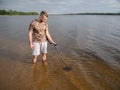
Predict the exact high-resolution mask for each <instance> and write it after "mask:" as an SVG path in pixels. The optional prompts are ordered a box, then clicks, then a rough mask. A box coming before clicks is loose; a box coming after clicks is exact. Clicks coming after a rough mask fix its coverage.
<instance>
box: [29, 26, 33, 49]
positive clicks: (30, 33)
mask: <svg viewBox="0 0 120 90" xmlns="http://www.w3.org/2000/svg"><path fill="white" fill-rule="evenodd" d="M32 34H33V26H32V25H31V24H30V26H29V30H28V39H29V45H30V48H31V49H33V42H32Z"/></svg>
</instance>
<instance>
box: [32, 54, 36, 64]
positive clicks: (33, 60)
mask: <svg viewBox="0 0 120 90" xmlns="http://www.w3.org/2000/svg"><path fill="white" fill-rule="evenodd" d="M32 62H33V64H36V62H37V55H34V56H33V59H32Z"/></svg>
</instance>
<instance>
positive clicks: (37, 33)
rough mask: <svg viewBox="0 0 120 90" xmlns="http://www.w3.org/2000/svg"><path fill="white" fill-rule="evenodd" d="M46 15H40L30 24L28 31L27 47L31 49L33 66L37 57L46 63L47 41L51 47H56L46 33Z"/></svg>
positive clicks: (43, 12)
mask: <svg viewBox="0 0 120 90" xmlns="http://www.w3.org/2000/svg"><path fill="white" fill-rule="evenodd" d="M47 18H48V14H47V13H46V12H45V11H42V12H41V13H40V16H39V18H38V19H35V20H33V21H32V23H30V25H29V30H28V38H29V45H30V48H31V49H32V55H33V59H32V62H33V64H36V62H37V57H38V55H40V53H41V55H42V61H43V63H44V64H47V62H46V53H47V40H48V41H49V42H50V43H51V44H52V45H55V46H56V45H57V44H56V43H55V42H54V41H53V39H52V38H51V35H50V33H49V31H48V24H47V23H46V21H47Z"/></svg>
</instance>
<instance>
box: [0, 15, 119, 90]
mask: <svg viewBox="0 0 120 90" xmlns="http://www.w3.org/2000/svg"><path fill="white" fill-rule="evenodd" d="M36 18H38V16H0V21H1V22H0V90H120V24H119V23H120V16H112V15H111V16H109V15H50V16H49V18H48V21H47V23H48V26H49V32H50V34H51V36H52V38H53V40H55V41H56V42H57V44H58V50H59V54H60V55H62V56H63V60H64V62H65V64H67V66H68V67H71V68H72V70H70V71H65V70H64V69H63V67H64V64H63V63H62V61H61V59H60V58H59V56H58V54H57V51H56V49H55V47H54V46H51V45H50V44H48V54H47V62H48V65H43V64H42V60H41V57H40V56H39V58H38V61H37V63H38V64H37V65H35V66H33V65H32V61H31V59H32V55H31V50H30V48H29V44H28V36H27V32H28V26H29V24H30V22H31V21H32V20H34V19H36Z"/></svg>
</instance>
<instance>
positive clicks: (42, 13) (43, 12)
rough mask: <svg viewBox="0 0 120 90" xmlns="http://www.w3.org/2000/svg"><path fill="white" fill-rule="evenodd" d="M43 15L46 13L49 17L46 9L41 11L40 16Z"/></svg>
mask: <svg viewBox="0 0 120 90" xmlns="http://www.w3.org/2000/svg"><path fill="white" fill-rule="evenodd" d="M42 15H45V16H46V17H48V14H47V12H45V11H42V12H41V13H40V16H42Z"/></svg>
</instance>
